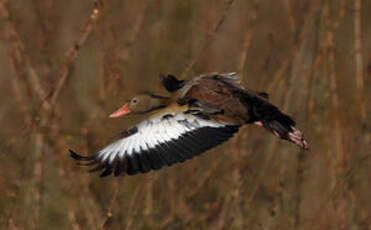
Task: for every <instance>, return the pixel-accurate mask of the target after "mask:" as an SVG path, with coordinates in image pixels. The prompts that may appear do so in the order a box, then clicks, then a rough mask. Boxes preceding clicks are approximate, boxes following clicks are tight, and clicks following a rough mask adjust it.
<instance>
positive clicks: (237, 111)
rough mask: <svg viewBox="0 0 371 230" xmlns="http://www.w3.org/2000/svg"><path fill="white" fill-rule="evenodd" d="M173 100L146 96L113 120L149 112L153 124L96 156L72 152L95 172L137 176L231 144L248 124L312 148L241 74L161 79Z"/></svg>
mask: <svg viewBox="0 0 371 230" xmlns="http://www.w3.org/2000/svg"><path fill="white" fill-rule="evenodd" d="M161 80H162V85H163V87H164V88H165V89H166V90H167V91H168V92H169V93H170V96H169V97H165V96H158V95H155V94H152V93H143V94H139V95H137V96H135V97H133V98H132V99H131V100H129V101H128V102H127V103H125V104H124V105H123V106H122V107H121V108H119V109H118V110H117V111H115V112H114V113H112V114H111V115H110V117H111V118H116V117H120V116H124V115H128V114H143V113H148V114H149V116H148V118H147V119H145V120H143V121H141V122H140V123H138V124H137V125H135V126H133V127H131V128H129V129H127V130H126V131H124V132H122V133H121V135H120V136H119V137H118V139H117V140H116V141H114V142H112V143H111V144H109V145H107V146H106V147H104V148H103V149H102V150H100V151H98V152H97V153H95V154H93V155H90V156H81V155H79V154H77V153H75V152H74V151H72V150H70V153H71V157H72V158H74V159H76V160H77V161H79V163H80V164H83V165H90V166H91V165H95V167H94V168H92V169H90V171H92V172H94V171H102V173H101V174H100V176H101V177H104V176H108V175H110V174H114V175H115V176H118V175H125V174H128V175H134V174H137V173H146V172H148V171H150V170H158V169H160V168H162V167H164V166H170V165H172V164H175V163H178V162H184V161H186V160H187V159H190V158H192V157H194V156H197V155H200V154H201V153H203V152H205V151H206V150H208V149H210V148H212V147H214V146H216V145H218V144H220V143H222V142H224V141H226V140H228V139H229V138H231V137H232V136H233V135H234V134H235V133H236V132H237V131H238V129H239V128H240V127H241V126H242V125H244V124H254V125H258V126H262V127H264V128H265V129H267V130H268V131H270V132H272V133H273V134H274V135H276V136H277V137H279V138H282V139H284V140H288V141H290V142H292V143H294V144H296V145H298V146H299V147H301V148H302V149H308V145H307V142H306V141H305V139H304V137H303V135H302V133H301V132H300V131H299V130H298V129H297V128H295V122H294V121H293V120H292V118H291V117H290V116H288V115H286V114H284V113H282V112H281V111H280V110H279V109H278V108H277V107H276V106H274V105H272V104H271V103H269V101H268V97H269V96H268V94H267V93H265V92H257V91H254V90H251V89H248V88H246V87H244V86H242V85H241V84H240V81H239V78H238V76H237V74H236V73H223V74H218V73H211V74H205V75H201V76H198V77H195V78H193V79H191V80H187V81H185V80H178V79H177V78H176V77H174V76H172V75H167V76H161Z"/></svg>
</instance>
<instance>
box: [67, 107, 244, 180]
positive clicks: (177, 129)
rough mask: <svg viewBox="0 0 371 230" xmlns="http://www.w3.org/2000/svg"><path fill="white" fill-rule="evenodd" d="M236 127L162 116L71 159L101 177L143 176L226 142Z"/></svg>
mask: <svg viewBox="0 0 371 230" xmlns="http://www.w3.org/2000/svg"><path fill="white" fill-rule="evenodd" d="M238 129H239V126H238V125H232V124H221V123H218V122H215V121H213V120H207V119H205V118H201V117H199V116H196V115H192V114H184V113H165V114H164V113H163V114H160V115H157V116H154V117H152V118H150V119H148V120H145V121H142V122H141V123H139V124H138V125H136V126H134V127H133V128H131V129H129V130H127V131H126V132H124V134H123V137H121V138H120V139H118V140H117V141H115V142H113V143H111V144H110V145H108V146H106V147H105V148H103V149H102V150H101V151H99V152H97V153H96V154H94V155H91V156H80V155H78V154H77V153H75V152H73V151H72V150H70V152H71V156H72V157H73V158H74V159H76V160H78V161H82V162H84V163H82V164H84V165H96V166H95V168H93V169H91V170H90V171H103V172H102V174H101V175H100V176H101V177H104V176H108V175H110V174H112V173H114V175H115V176H117V175H124V174H129V175H133V174H137V173H146V172H148V171H150V170H157V169H160V168H162V167H163V166H170V165H172V164H174V163H178V162H184V161H185V160H187V159H190V158H192V157H194V156H197V155H199V154H201V153H203V152H205V151H206V150H208V149H210V148H212V147H214V146H216V145H218V144H220V143H222V142H224V141H226V140H228V139H229V138H231V137H232V136H233V134H234V133H236V132H237V131H238Z"/></svg>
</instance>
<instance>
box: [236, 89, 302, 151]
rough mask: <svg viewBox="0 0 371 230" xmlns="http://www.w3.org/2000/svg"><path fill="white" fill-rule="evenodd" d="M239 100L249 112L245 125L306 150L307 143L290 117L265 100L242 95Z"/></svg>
mask: <svg viewBox="0 0 371 230" xmlns="http://www.w3.org/2000/svg"><path fill="white" fill-rule="evenodd" d="M239 98H240V100H241V101H242V102H243V103H244V104H245V105H246V106H247V108H248V111H249V120H248V121H247V122H246V123H253V124H255V125H258V126H262V127H264V128H266V129H267V130H269V131H271V132H272V133H273V134H274V135H275V136H277V137H279V138H282V139H285V140H288V141H290V142H292V143H294V144H296V145H298V146H300V147H301V148H303V149H305V150H308V143H307V141H306V140H305V139H304V136H303V134H302V133H301V132H300V130H298V129H297V128H296V127H295V121H294V120H293V119H292V118H291V117H290V116H288V115H286V114H284V113H282V112H281V111H280V110H279V109H278V108H277V107H276V106H274V105H272V104H270V103H269V102H268V101H267V100H265V99H261V98H259V97H257V96H255V95H250V94H246V93H243V96H242V95H240V96H239Z"/></svg>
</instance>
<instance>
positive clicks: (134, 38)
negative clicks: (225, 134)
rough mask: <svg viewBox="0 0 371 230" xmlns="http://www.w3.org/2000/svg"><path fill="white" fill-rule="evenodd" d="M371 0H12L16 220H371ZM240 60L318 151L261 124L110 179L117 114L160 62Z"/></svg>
mask: <svg viewBox="0 0 371 230" xmlns="http://www.w3.org/2000/svg"><path fill="white" fill-rule="evenodd" d="M370 12H371V1H369V0H363V1H362V0H339V1H330V0H302V1H295V0H277V1H263V0H204V1H197V0H188V1H171V0H143V1H129V0H126V1H124V0H110V1H108V0H100V1H74V0H64V1H56V0H34V1H26V0H12V1H10V0H1V1H0V69H1V72H0V87H1V91H0V103H1V106H0V120H1V129H0V190H1V196H0V228H1V229H12V230H13V229H14V230H15V229H75V230H78V229H126V230H127V229H197V230H199V229H352V230H361V229H371V196H370V191H371V179H370V178H371V169H370V168H371V158H370V154H371V151H370V149H371V122H370V119H369V116H368V114H369V113H370V109H371V108H370V103H369V99H370V91H371V81H370V76H371V52H370V51H371V14H370ZM216 71H217V72H232V71H237V72H239V74H240V77H241V78H242V80H243V83H244V84H245V85H246V86H247V87H250V88H252V89H256V90H260V91H266V92H268V93H269V94H270V95H271V98H270V100H271V102H272V103H273V104H275V105H277V106H278V107H280V108H281V109H282V110H283V111H285V112H286V113H288V114H290V115H292V116H293V117H294V118H295V120H296V121H297V126H298V127H299V128H300V129H301V130H302V131H303V132H304V134H305V136H306V138H307V140H308V142H309V146H310V148H311V150H310V151H308V152H303V151H302V150H300V149H299V148H297V147H296V146H294V145H293V144H291V143H289V142H286V141H282V140H279V139H278V138H276V137H275V136H273V135H271V134H270V133H268V132H266V131H265V130H263V129H262V128H259V127H253V126H246V127H244V128H242V129H241V131H240V132H239V134H238V135H236V136H235V137H234V138H233V139H232V140H230V141H229V142H227V143H224V144H223V145H221V146H219V147H217V148H214V149H212V150H210V151H208V152H207V153H205V154H203V155H201V156H200V157H197V158H194V159H192V160H189V161H187V162H186V163H183V164H176V165H174V166H172V167H168V168H164V169H162V170H160V171H156V172H151V173H147V174H141V175H137V176H132V177H130V176H126V177H117V178H115V177H108V178H104V179H101V178H98V175H97V174H91V173H88V172H87V168H83V167H78V166H76V164H75V162H74V161H73V160H72V159H71V158H70V157H69V153H68V149H69V148H71V149H74V150H75V151H77V152H79V153H82V154H88V153H94V152H95V151H97V150H99V149H100V148H101V147H103V146H104V145H105V144H107V143H109V142H110V141H111V140H112V138H113V137H114V136H115V135H116V134H118V133H119V132H121V131H123V130H124V129H125V128H127V127H128V126H130V125H133V124H135V123H136V122H138V121H140V119H142V118H143V117H141V116H132V117H128V118H123V119H108V114H110V113H111V112H113V111H114V110H115V109H117V108H118V107H119V106H121V105H122V104H123V102H125V100H126V99H128V98H129V97H130V96H132V95H133V94H135V93H136V92H138V91H141V90H143V89H146V90H151V91H153V92H156V93H158V94H165V92H164V90H163V89H161V87H160V82H159V78H158V75H159V73H171V74H174V75H176V76H179V77H180V78H183V79H187V78H190V77H193V76H196V75H199V74H202V73H206V72H216Z"/></svg>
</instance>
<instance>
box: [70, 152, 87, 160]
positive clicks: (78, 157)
mask: <svg viewBox="0 0 371 230" xmlns="http://www.w3.org/2000/svg"><path fill="white" fill-rule="evenodd" d="M68 151H69V152H70V156H71V157H72V158H73V159H75V160H78V161H81V160H84V159H85V158H86V157H84V156H81V155H79V154H77V153H76V152H74V151H73V150H72V149H69V150H68Z"/></svg>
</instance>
